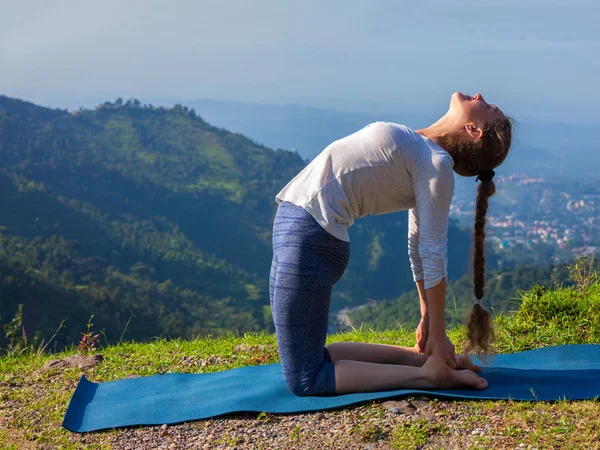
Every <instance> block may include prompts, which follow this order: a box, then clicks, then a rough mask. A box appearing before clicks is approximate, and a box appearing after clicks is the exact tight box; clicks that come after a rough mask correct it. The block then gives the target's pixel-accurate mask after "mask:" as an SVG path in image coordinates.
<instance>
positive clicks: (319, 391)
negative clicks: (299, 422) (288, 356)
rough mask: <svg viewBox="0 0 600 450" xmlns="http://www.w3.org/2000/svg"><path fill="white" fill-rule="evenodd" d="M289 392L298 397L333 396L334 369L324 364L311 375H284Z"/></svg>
mask: <svg viewBox="0 0 600 450" xmlns="http://www.w3.org/2000/svg"><path fill="white" fill-rule="evenodd" d="M284 379H285V383H286V385H287V387H288V389H289V390H290V392H291V393H292V394H294V395H297V396H298V397H306V396H317V395H333V394H335V369H334V365H333V364H332V363H325V364H323V365H322V366H321V368H320V369H319V370H318V371H316V372H314V373H313V374H311V375H307V374H301V373H296V374H284Z"/></svg>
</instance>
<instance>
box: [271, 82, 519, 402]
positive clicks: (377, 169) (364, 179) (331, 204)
mask: <svg viewBox="0 0 600 450" xmlns="http://www.w3.org/2000/svg"><path fill="white" fill-rule="evenodd" d="M511 137H512V126H511V121H510V120H509V119H508V118H507V117H506V116H505V115H504V113H503V112H502V111H501V110H500V109H498V107H496V106H495V105H492V104H489V103H487V102H486V101H485V100H484V99H483V97H482V96H481V95H480V94H476V95H475V96H473V97H471V96H469V95H465V94H461V93H460V92H456V93H454V94H453V95H452V98H451V100H450V107H449V109H448V112H447V113H446V114H445V115H444V116H443V117H442V118H441V119H439V120H438V121H437V122H436V123H434V124H433V125H431V126H429V127H428V128H425V129H422V130H416V131H413V130H411V129H410V128H408V127H406V126H403V125H398V124H395V123H388V122H376V123H372V124H370V125H367V126H366V127H364V128H363V129H361V130H359V131H357V132H355V133H353V134H351V135H349V136H346V137H344V138H342V139H339V140H337V141H335V142H333V143H332V144H330V145H329V146H328V147H327V148H325V150H323V151H322V152H321V153H320V154H319V155H318V156H317V157H316V158H315V159H314V160H313V161H312V162H310V163H309V164H308V165H307V166H306V167H305V168H304V170H302V171H301V172H300V173H299V174H298V175H297V176H296V177H295V178H294V179H293V180H291V181H290V182H289V183H288V184H287V186H285V188H284V189H283V190H282V191H281V192H280V193H279V194H278V195H277V197H276V201H277V203H278V204H279V205H278V208H277V213H276V216H275V222H274V225H273V263H272V267H271V274H270V283H269V287H270V297H271V307H272V312H273V319H274V322H275V330H276V335H277V344H278V348H279V354H280V356H281V365H282V369H283V374H284V378H285V381H286V383H287V385H288V387H289V389H290V390H291V391H292V392H293V393H294V394H296V395H333V394H343V393H350V392H365V391H376V390H387V389H400V388H407V389H409V388H417V389H418V388H455V387H470V388H475V389H484V388H485V387H487V381H486V380H485V379H483V378H481V377H479V376H478V375H477V374H476V372H479V371H480V368H479V367H477V366H474V365H473V364H472V363H471V361H470V359H469V358H467V357H466V356H464V355H456V354H455V350H454V346H453V345H452V343H451V342H450V340H449V339H448V337H447V335H446V327H445V318H444V309H445V296H446V279H447V267H448V261H447V233H448V219H449V218H448V215H449V209H450V203H451V201H452V197H453V195H454V172H456V173H457V174H459V175H461V176H465V177H473V176H477V180H479V181H480V184H479V186H478V195H477V203H476V214H475V230H474V253H475V254H474V260H473V261H474V278H475V279H474V282H475V283H474V284H475V299H476V300H475V303H474V305H473V308H472V310H471V315H470V319H469V324H468V338H469V343H468V348H467V350H469V351H475V352H478V353H485V352H486V351H487V350H488V346H489V342H490V339H491V337H492V328H491V319H490V314H489V313H488V312H487V311H486V310H485V309H483V308H482V307H481V305H480V300H481V298H482V297H483V287H484V264H485V259H484V252H483V244H484V238H485V233H484V226H485V218H486V212H487V207H488V198H489V197H490V196H492V195H493V194H494V192H495V185H494V182H493V181H492V178H493V176H494V171H493V169H494V168H495V167H497V166H499V165H500V164H501V163H502V162H503V161H504V159H505V158H506V156H507V154H508V150H509V148H510V144H511ZM400 210H408V211H409V212H408V218H409V225H408V254H409V258H410V263H411V269H412V272H413V278H414V281H415V283H416V285H417V290H418V292H419V297H420V306H421V314H422V319H421V322H420V324H419V326H418V327H417V331H416V337H417V345H416V346H415V347H414V348H405V347H397V346H393V345H379V344H366V343H355V342H339V343H334V344H330V345H328V346H327V347H326V346H325V338H326V335H327V325H328V316H329V303H330V299H331V293H332V289H333V286H334V284H335V283H336V282H337V281H338V280H339V278H340V277H341V276H342V274H343V273H344V271H345V269H346V266H347V264H348V259H349V253H350V245H349V241H350V238H349V235H348V228H349V227H350V226H351V225H352V224H353V223H354V220H355V219H358V218H360V217H363V216H365V215H367V214H371V215H377V214H383V213H390V212H394V211H400Z"/></svg>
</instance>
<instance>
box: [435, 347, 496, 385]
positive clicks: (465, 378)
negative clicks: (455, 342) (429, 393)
mask: <svg viewBox="0 0 600 450" xmlns="http://www.w3.org/2000/svg"><path fill="white" fill-rule="evenodd" d="M459 356H462V355H457V362H458V359H459ZM462 362H463V363H465V364H468V363H467V362H466V361H462ZM423 370H424V372H425V378H426V379H427V380H428V381H429V382H430V383H431V388H433V389H457V388H471V389H485V388H486V387H487V386H488V383H487V380H486V379H485V378H481V377H479V376H478V375H477V374H476V373H475V372H473V371H472V370H469V369H460V370H458V369H457V370H454V369H451V368H450V367H449V366H448V365H447V364H446V362H445V361H444V360H443V359H440V358H437V357H434V356H432V357H430V358H429V359H428V360H427V362H426V363H425V364H424V365H423Z"/></svg>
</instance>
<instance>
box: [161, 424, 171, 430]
mask: <svg viewBox="0 0 600 450" xmlns="http://www.w3.org/2000/svg"><path fill="white" fill-rule="evenodd" d="M167 428H169V425H167V424H166V423H165V424H163V425H161V427H160V429H161V430H166V429H167Z"/></svg>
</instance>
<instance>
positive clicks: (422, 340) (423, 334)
mask: <svg viewBox="0 0 600 450" xmlns="http://www.w3.org/2000/svg"><path fill="white" fill-rule="evenodd" d="M415 335H416V336H417V345H415V350H416V351H417V352H419V353H425V350H426V349H427V339H428V338H429V314H425V315H424V316H423V317H421V322H419V326H418V327H417V331H415Z"/></svg>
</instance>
